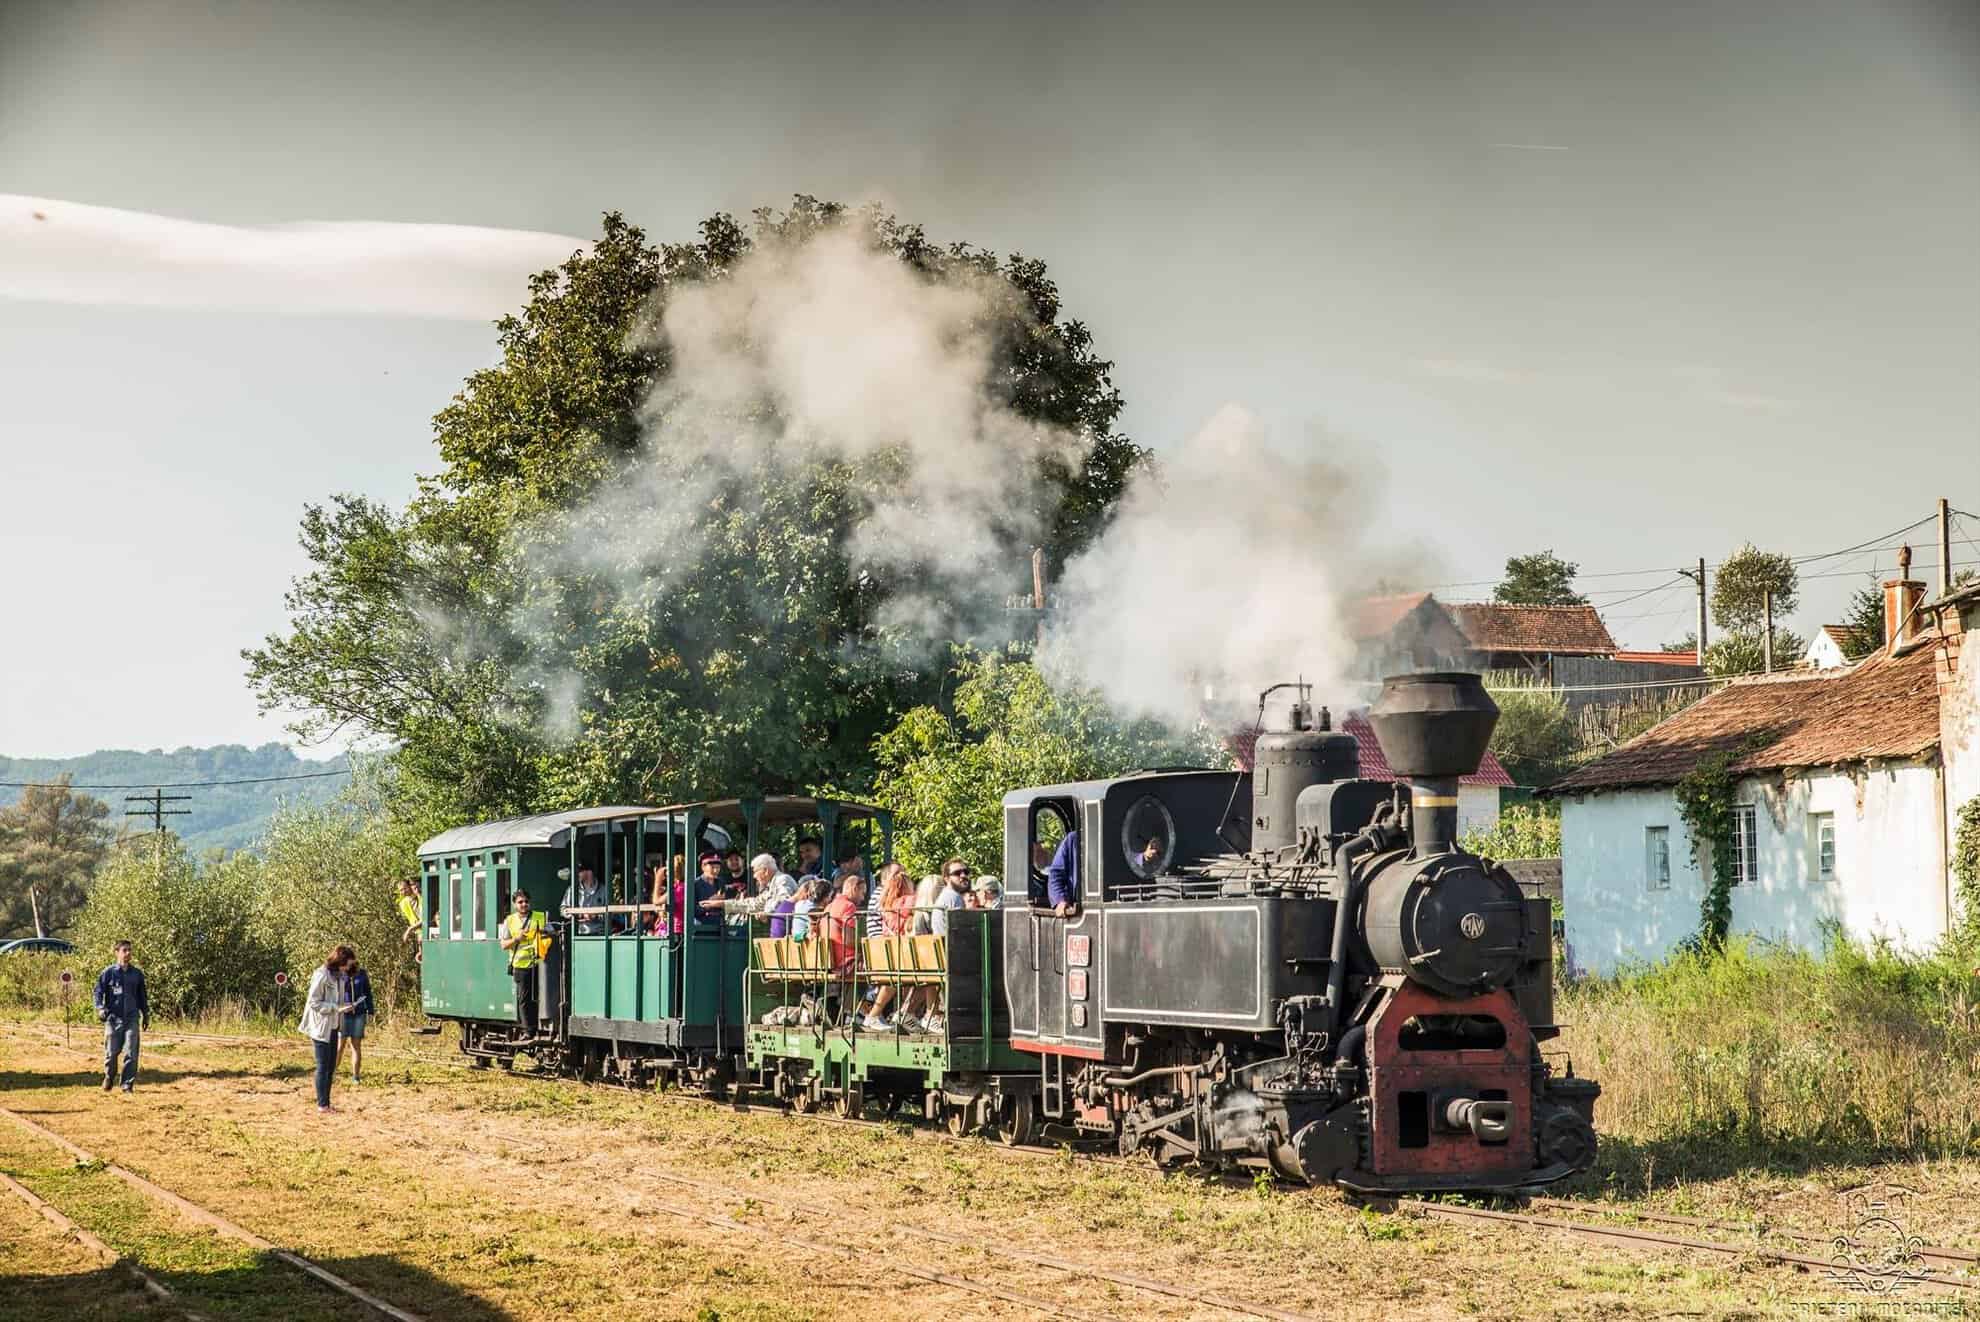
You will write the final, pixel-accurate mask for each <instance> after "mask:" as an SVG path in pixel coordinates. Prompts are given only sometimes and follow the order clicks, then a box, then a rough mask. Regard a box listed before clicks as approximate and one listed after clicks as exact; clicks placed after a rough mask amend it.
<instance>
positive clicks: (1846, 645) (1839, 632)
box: [1802, 624, 1857, 670]
mask: <svg viewBox="0 0 1980 1322" xmlns="http://www.w3.org/2000/svg"><path fill="white" fill-rule="evenodd" d="M1856 650H1857V647H1856V631H1855V630H1854V629H1851V628H1850V627H1849V626H1848V625H1846V624H1825V625H1823V626H1822V627H1821V628H1820V629H1818V630H1816V632H1815V637H1814V638H1813V639H1811V640H1810V641H1809V644H1808V655H1806V656H1804V657H1803V658H1802V664H1804V665H1806V666H1807V667H1808V668H1809V669H1810V670H1835V669H1837V668H1838V667H1841V666H1846V665H1848V664H1849V654H1850V653H1851V652H1853V651H1856Z"/></svg>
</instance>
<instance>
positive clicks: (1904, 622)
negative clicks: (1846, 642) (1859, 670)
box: [1884, 546, 1925, 652]
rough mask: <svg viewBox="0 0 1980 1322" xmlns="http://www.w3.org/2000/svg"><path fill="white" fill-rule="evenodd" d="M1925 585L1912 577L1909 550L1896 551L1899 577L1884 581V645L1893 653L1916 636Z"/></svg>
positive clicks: (1902, 548)
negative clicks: (1919, 608)
mask: <svg viewBox="0 0 1980 1322" xmlns="http://www.w3.org/2000/svg"><path fill="white" fill-rule="evenodd" d="M1924 600H1925V585H1924V584H1923V583H1921V582H1919V581H1918V580H1917V579H1915V578H1913V577H1912V576H1911V548H1910V547H1909V546H1900V547H1899V548H1898V576H1897V577H1896V578H1887V579H1885V580H1884V646H1885V649H1886V650H1888V651H1893V652H1894V651H1896V650H1897V649H1898V648H1899V647H1900V646H1902V645H1903V644H1905V643H1908V642H1910V641H1911V640H1912V639H1914V638H1916V637H1917V636H1918V626H1919V623H1920V621H1919V619H1918V607H1919V605H1920V603H1922V602H1923V601H1924Z"/></svg>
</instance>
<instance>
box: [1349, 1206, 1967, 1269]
mask: <svg viewBox="0 0 1980 1322" xmlns="http://www.w3.org/2000/svg"><path fill="white" fill-rule="evenodd" d="M1382 1201H1384V1202H1387V1203H1388V1204H1389V1205H1390V1206H1392V1207H1394V1208H1395V1209H1396V1210H1397V1211H1405V1212H1416V1213H1419V1214H1421V1215H1423V1216H1430V1217H1436V1218H1439V1219H1441V1220H1445V1221H1490V1222H1496V1223H1498V1224H1500V1225H1517V1226H1526V1227H1530V1228H1533V1229H1536V1230H1559V1231H1562V1232H1564V1233H1567V1234H1571V1235H1580V1236H1582V1237H1584V1238H1587V1239H1606V1240H1621V1241H1624V1242H1633V1243H1643V1244H1655V1245H1658V1246H1660V1247H1662V1248H1672V1249H1689V1250H1692V1251H1695V1252H1700V1253H1717V1254H1721V1255H1723V1256H1725V1257H1732V1258H1749V1257H1750V1258H1762V1259H1765V1260H1766V1261H1768V1262H1780V1263H1788V1264H1791V1265H1793V1266H1797V1267H1813V1268H1818V1269H1820V1270H1822V1271H1834V1270H1835V1269H1836V1264H1835V1262H1833V1261H1832V1260H1830V1259H1828V1258H1818V1257H1815V1256H1814V1255H1813V1254H1808V1253H1792V1252H1789V1251H1787V1250H1785V1249H1769V1248H1761V1247H1758V1246H1756V1245H1751V1244H1726V1243H1722V1242H1719V1241H1715V1240H1709V1239H1687V1238H1685V1237H1683V1236H1681V1235H1665V1234H1660V1233H1658V1232H1657V1231H1654V1230H1636V1229H1631V1228H1630V1227H1627V1226H1593V1225H1589V1224H1588V1223H1586V1222H1583V1221H1562V1220H1559V1219H1557V1218H1554V1217H1546V1216H1529V1215H1527V1214H1525V1213H1522V1212H1498V1211H1494V1210H1492V1209H1491V1208H1486V1207H1463V1206H1460V1205H1458V1204H1455V1203H1427V1202H1424V1201H1422V1200H1420V1199H1416V1198H1395V1199H1384V1200H1382ZM1918 1279H1919V1280H1920V1282H1921V1283H1924V1284H1929V1285H1938V1286H1944V1287H1946V1288H1948V1289H1953V1290H1980V1280H1968V1279H1965V1278H1962V1277H1958V1276H1939V1275H1934V1274H1932V1273H1931V1272H1926V1273H1924V1274H1923V1275H1922V1276H1920V1277H1919V1278H1918Z"/></svg>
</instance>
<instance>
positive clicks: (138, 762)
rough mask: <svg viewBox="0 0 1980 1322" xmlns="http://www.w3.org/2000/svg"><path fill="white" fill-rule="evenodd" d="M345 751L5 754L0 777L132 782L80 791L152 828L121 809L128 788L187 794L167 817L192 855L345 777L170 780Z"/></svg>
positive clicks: (254, 835)
mask: <svg viewBox="0 0 1980 1322" xmlns="http://www.w3.org/2000/svg"><path fill="white" fill-rule="evenodd" d="M344 765H345V763H344V759H343V758H342V757H336V758H331V759H329V760H327V761H321V762H313V761H308V760H306V759H304V758H300V757H297V756H296V755H295V752H294V751H293V750H292V749H290V748H289V747H288V746H287V745H286V744H263V745H262V746H261V747H259V748H246V747H243V746H242V745H240V744H220V745H218V746H216V747H213V748H180V749H176V750H174V751H173V752H169V753H168V752H165V751H164V750H163V749H157V748H154V749H152V750H151V751H150V752H148V753H141V752H138V751H136V750H134V749H128V748H110V749H104V750H103V751H101V752H96V753H87V754H84V755H83V756H82V757H5V756H0V781H21V780H51V779H53V778H54V777H56V776H59V775H60V774H61V773H63V772H64V771H66V772H68V773H69V775H70V778H71V780H72V781H73V782H74V783H75V784H76V785H77V786H78V787H83V786H88V785H98V784H110V785H136V786H141V787H142V788H140V789H86V788H85V789H81V792H82V793H84V794H88V795H91V796H92V797H94V798H98V799H102V800H103V801H104V802H105V803H108V804H109V805H110V818H111V820H112V821H113V822H117V823H122V822H125V821H128V822H129V823H130V824H131V826H132V827H134V828H137V829H140V830H149V829H150V819H149V818H148V817H147V818H142V819H140V818H136V817H132V818H126V817H125V816H124V810H125V809H126V808H135V807H137V806H138V805H136V804H134V803H131V804H127V803H125V802H124V796H125V795H126V794H140V793H146V792H148V791H149V790H151V789H152V788H153V787H157V786H163V787H165V792H166V793H168V794H190V795H192V798H191V800H190V801H188V802H185V803H178V804H168V805H166V806H167V807H176V808H188V809H191V815H190V816H187V817H169V818H167V819H166V825H168V826H170V827H171V828H172V829H173V830H175V831H177V832H178V833H179V835H180V836H181V837H182V838H183V839H184V840H185V842H186V845H187V847H188V848H190V849H191V850H192V851H193V852H194V853H195V854H197V853H201V852H203V851H205V850H208V849H212V848H214V847H216V846H217V847H219V848H223V849H245V848H247V847H248V846H250V845H252V844H254V843H255V841H256V840H258V839H259V838H260V837H261V834H262V832H263V830H265V829H266V828H267V826H268V819H269V818H270V817H272V816H273V815H274V813H275V810H276V808H277V807H278V806H280V805H281V804H283V803H321V802H323V801H324V800H326V799H330V798H334V797H336V795H337V794H338V792H339V791H341V790H342V789H343V788H344V786H346V785H347V784H349V783H350V778H349V777H348V776H322V777H319V778H317V779H314V780H287V781H275V782H273V783H270V784H261V785H212V786H204V787H201V788H182V789H177V790H174V789H172V788H171V786H173V785H185V784H186V783H187V782H191V781H214V780H251V779H255V778H258V777H263V776H301V775H306V774H308V773H310V772H313V771H332V770H338V769H340V768H342V767H343V766H344ZM20 796H21V792H20V790H18V789H10V788H0V804H9V803H12V802H14V801H15V800H16V799H18V798H20Z"/></svg>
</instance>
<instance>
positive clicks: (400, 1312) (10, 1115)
mask: <svg viewBox="0 0 1980 1322" xmlns="http://www.w3.org/2000/svg"><path fill="white" fill-rule="evenodd" d="M0 1116H5V1117H6V1118H7V1119H9V1120H11V1121H13V1122H14V1123H15V1124H17V1125H19V1126H20V1127H21V1128H22V1129H25V1130H27V1131H28V1132H29V1133H31V1134H33V1135H35V1136H36V1137H38V1138H41V1139H44V1140H46V1141H47V1142H50V1143H53V1144H54V1145H55V1146H56V1147H58V1148H61V1149H62V1150H63V1151H64V1152H67V1153H68V1154H69V1155H70V1156H72V1157H74V1158H75V1159H76V1160H77V1161H78V1162H84V1163H89V1164H92V1165H100V1166H101V1167H102V1168H103V1169H104V1170H106V1171H108V1172H109V1173H110V1174H112V1175H114V1176H116V1177H117V1178H118V1179H120V1180H122V1181H123V1182H124V1183H125V1184H128V1185H130V1186H131V1187H132V1188H133V1189H136V1190H137V1191H138V1192H139V1193H142V1194H144V1195H145V1196H146V1197H147V1198H150V1199H151V1200H152V1201H154V1202H157V1203H160V1204H163V1205H164V1206H166V1207H169V1208H171V1209H172V1210H173V1211H175V1212H177V1213H178V1214H179V1215H181V1216H183V1217H185V1218H186V1219H187V1220H189V1221H192V1222H194V1223H196V1224H198V1225H202V1226H206V1227H207V1228H209V1229H211V1230H215V1231H218V1232H219V1233H220V1234H222V1235H225V1236H226V1237H227V1238H229V1239H233V1240H238V1241H239V1242H241V1243H243V1244H246V1245H247V1246H248V1247H250V1248H252V1249H254V1250H255V1251H256V1252H259V1253H266V1254H268V1255H269V1256H270V1257H272V1258H276V1259H278V1260H279V1261H281V1262H284V1263H287V1264H288V1265H289V1266H291V1267H293V1268H295V1269H296V1270H297V1271H299V1272H301V1273H303V1274H304V1275H305V1276H309V1277H311V1278H313V1279H314V1280H316V1281H317V1282H319V1283H320V1284H323V1285H326V1286H328V1287H329V1288H330V1289H332V1290H335V1291H336V1292H337V1293H339V1294H341V1295H344V1296H346V1297H347V1298H350V1299H353V1300H355V1301H356V1302H358V1303H360V1304H363V1305H364V1306H365V1307H367V1308H369V1309H370V1310H371V1311H373V1312H374V1313H377V1314H378V1315H379V1316H381V1317H386V1318H390V1319H392V1322H425V1319H424V1318H422V1317H420V1315H419V1314H417V1313H410V1312H407V1311H406V1310H405V1309H403V1308H400V1307H399V1306H398V1305H396V1304H393V1303H390V1302H388V1301H386V1300H384V1299H381V1298H379V1297H378V1296H377V1295H375V1294H372V1293H371V1292H370V1291H369V1290H366V1289H363V1288H362V1287H360V1286H357V1285H354V1284H352V1283H351V1282H349V1281H347V1280H345V1279H344V1278H343V1277H341V1276H339V1275H337V1274H336V1273H335V1272H333V1271H331V1270H330V1269H329V1268H327V1267H325V1266H323V1265H321V1264H320V1263H316V1262H312V1261H311V1260H310V1259H308V1258H305V1257H304V1256H303V1255H302V1254H300V1253H296V1252H293V1251H291V1250H289V1249H285V1248H282V1247H281V1246H280V1245H277V1244H273V1243H270V1242H269V1241H268V1240H265V1239H263V1238H262V1237H261V1236H259V1235H257V1234H255V1233H254V1232H253V1231H251V1230H247V1229H244V1228H242V1227H241V1226H237V1225H235V1224H234V1223H233V1222H232V1221H229V1220H228V1219H227V1218H225V1217H223V1216H221V1215H220V1214H219V1213H218V1212H215V1211H213V1210H212V1209H211V1208H207V1207H202V1206H200V1205H199V1204H198V1203H195V1202H193V1201H192V1200H190V1199H188V1198H183V1197H181V1196H179V1195H178V1194H176V1193H173V1192H172V1191H171V1190H170V1189H167V1188H165V1187H164V1186H163V1185H158V1184H154V1183H152V1182H151V1181H150V1180H147V1179H145V1178H144V1177H143V1176H142V1175H139V1174H137V1173H136V1172H134V1171H130V1170H126V1169H125V1168H124V1167H122V1166H119V1165H118V1164H117V1163H115V1162H112V1161H104V1160H103V1159H102V1158H100V1157H97V1156H95V1155H93V1154H91V1153H90V1152H88V1151H86V1150H84V1149H83V1148H81V1147H79V1146H78V1145H76V1144H75V1143H72V1142H70V1141H69V1140H68V1139H66V1138H64V1137H63V1136H62V1135H60V1134H58V1133H56V1132H55V1131H54V1130H52V1129H49V1128H47V1127H45V1126H43V1125H39V1124H36V1123H35V1122H34V1121H32V1120H30V1119H28V1118H27V1117H26V1116H24V1115H22V1114H21V1113H20V1112H18V1111H14V1110H11V1109H9V1108H8V1107H4V1106H0ZM9 1183H12V1181H9ZM64 1219H65V1220H66V1218H64ZM70 1224H71V1226H73V1225H74V1223H73V1222H71V1223H70ZM77 1229H80V1228H79V1227H78V1228H77ZM92 1238H93V1237H92ZM85 1242H86V1243H87V1242H88V1241H85ZM96 1243H97V1246H99V1247H100V1248H101V1249H102V1251H104V1252H111V1253H113V1255H114V1251H113V1250H111V1249H110V1248H109V1246H108V1245H105V1244H103V1243H102V1241H100V1240H98V1241H96ZM139 1274H140V1275H143V1273H142V1272H140V1273H139ZM146 1279H147V1280H149V1278H148V1277H147V1278H146ZM154 1285H155V1286H157V1288H158V1289H160V1290H164V1289H165V1287H164V1286H162V1285H158V1283H157V1282H155V1281H152V1282H150V1285H148V1286H147V1289H149V1288H151V1286H154ZM170 1293H171V1292H170V1291H169V1290H167V1291H166V1294H167V1295H168V1296H169V1295H170Z"/></svg>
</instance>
